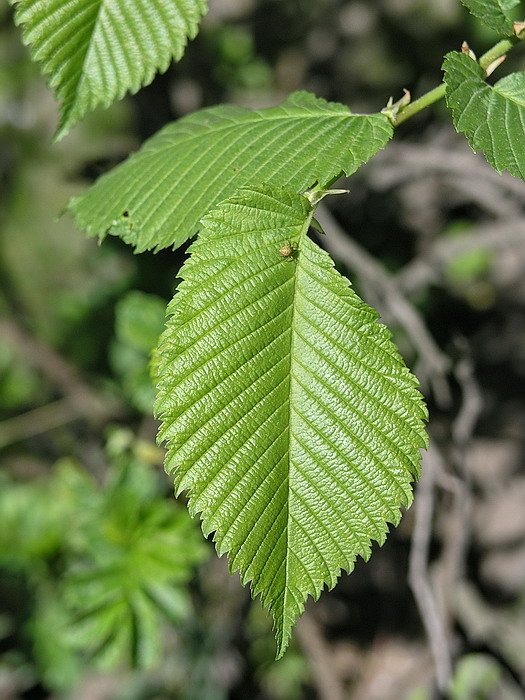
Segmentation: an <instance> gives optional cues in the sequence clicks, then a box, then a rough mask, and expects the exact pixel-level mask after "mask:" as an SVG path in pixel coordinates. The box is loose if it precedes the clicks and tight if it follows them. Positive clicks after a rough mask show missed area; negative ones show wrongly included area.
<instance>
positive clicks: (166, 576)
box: [0, 430, 206, 687]
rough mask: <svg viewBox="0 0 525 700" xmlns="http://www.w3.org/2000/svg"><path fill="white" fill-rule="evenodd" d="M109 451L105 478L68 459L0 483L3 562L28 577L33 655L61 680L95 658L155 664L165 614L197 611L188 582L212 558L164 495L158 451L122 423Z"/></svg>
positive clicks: (176, 617)
mask: <svg viewBox="0 0 525 700" xmlns="http://www.w3.org/2000/svg"><path fill="white" fill-rule="evenodd" d="M153 450H154V452H155V448H154V447H153ZM107 452H108V459H109V470H108V473H107V476H106V479H105V481H104V483H102V484H99V483H97V482H96V481H95V479H94V478H93V477H92V476H91V474H89V472H87V471H86V470H85V469H83V468H82V467H81V466H79V465H78V464H76V463H74V462H73V461H71V460H68V459H65V460H62V461H61V462H59V463H58V464H57V465H56V468H55V471H54V473H53V475H52V476H51V478H47V479H45V480H42V482H40V481H32V482H28V483H24V482H18V483H14V482H10V481H9V480H8V479H7V478H4V479H3V482H2V485H1V486H2V488H1V490H0V519H1V521H2V528H1V531H0V564H1V565H2V566H3V567H5V568H7V569H13V570H21V571H22V572H24V573H25V574H26V576H27V580H28V585H29V587H30V589H31V591H32V594H33V595H34V597H35V613H34V617H33V619H32V622H31V626H32V628H33V631H34V636H35V640H36V652H37V655H38V657H39V659H40V662H41V664H42V666H43V672H44V675H45V676H46V678H47V680H48V682H49V683H50V684H51V685H53V686H57V687H68V686H69V685H71V683H72V681H73V677H74V676H75V674H78V673H80V671H81V667H82V663H83V662H85V661H87V660H88V659H89V660H92V661H93V662H95V663H96V664H97V665H99V666H101V667H104V668H105V667H108V666H111V667H113V666H115V665H119V664H122V663H123V662H125V663H128V664H129V663H131V664H133V665H135V666H139V667H141V666H150V665H151V664H153V663H155V661H157V660H158V658H159V655H160V650H161V648H162V641H161V640H162V637H161V634H162V628H163V624H164V621H165V620H170V621H172V622H176V623H179V624H180V623H181V621H183V620H184V619H186V618H187V617H188V615H190V613H191V609H192V605H191V602H190V598H189V596H188V592H187V589H186V584H187V582H188V581H189V579H190V578H191V577H192V576H193V575H194V570H195V566H196V565H197V564H199V562H201V561H202V560H203V559H204V557H205V556H206V547H205V545H204V542H202V539H201V538H200V537H199V534H198V531H197V529H196V528H195V525H194V524H193V523H192V522H191V520H190V519H189V517H188V515H187V513H186V512H185V510H184V509H183V508H182V507H181V506H179V505H177V504H175V503H174V502H173V501H172V500H170V499H169V498H166V497H165V495H164V493H163V492H164V491H165V489H164V488H163V485H162V483H161V482H160V481H159V477H158V475H157V474H156V473H155V470H154V468H153V465H152V463H151V461H150V456H151V452H152V448H151V447H148V445H147V444H145V443H140V442H133V439H132V437H131V436H130V435H129V434H128V433H127V432H126V431H123V430H117V431H116V432H114V433H113V435H112V436H111V438H110V440H109V443H108V448H107ZM154 456H155V457H157V456H158V455H157V454H156V453H155V455H154ZM50 629H52V630H53V634H50Z"/></svg>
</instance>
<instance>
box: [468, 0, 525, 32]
mask: <svg viewBox="0 0 525 700" xmlns="http://www.w3.org/2000/svg"><path fill="white" fill-rule="evenodd" d="M461 2H462V3H463V5H465V7H466V8H467V9H468V10H469V11H470V12H471V13H472V14H473V15H474V17H477V18H478V19H479V20H481V21H482V22H483V24H485V25H486V26H487V27H490V28H491V29H493V30H494V31H495V32H498V34H505V35H510V34H512V33H513V28H512V19H513V18H512V10H513V9H514V8H515V7H516V6H517V5H519V4H520V0H461Z"/></svg>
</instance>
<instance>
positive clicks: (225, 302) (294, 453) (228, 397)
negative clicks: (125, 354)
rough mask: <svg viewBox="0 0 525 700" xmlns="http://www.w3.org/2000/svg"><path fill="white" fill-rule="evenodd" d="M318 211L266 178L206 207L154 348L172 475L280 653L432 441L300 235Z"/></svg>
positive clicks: (394, 360) (407, 394)
mask: <svg viewBox="0 0 525 700" xmlns="http://www.w3.org/2000/svg"><path fill="white" fill-rule="evenodd" d="M311 217H312V208H311V205H310V203H309V201H308V199H307V198H306V197H305V196H303V195H300V194H296V193H294V192H292V191H291V190H288V189H284V188H279V187H276V186H270V185H265V186H263V187H260V188H255V187H251V188H248V187H246V188H242V189H241V190H240V192H239V193H238V194H237V195H236V196H233V197H232V198H230V199H229V200H227V201H225V202H223V203H222V204H221V205H220V206H219V207H218V209H216V210H215V211H213V212H211V213H210V214H209V215H208V216H207V217H206V219H205V220H204V222H203V226H204V228H203V230H202V231H201V233H200V235H199V238H198V240H197V241H196V242H195V243H193V245H192V246H191V248H190V252H191V257H190V258H189V260H188V261H187V262H186V263H185V264H184V266H183V267H182V270H181V276H182V278H183V281H182V282H181V284H180V285H179V287H178V291H177V293H176V295H175V297H174V299H173V301H172V302H171V304H170V307H169V312H170V314H171V318H170V320H169V321H168V325H167V329H166V331H165V333H164V335H163V337H162V339H161V344H160V351H161V365H160V379H159V386H158V398H157V404H156V410H157V414H158V415H159V417H160V418H161V419H162V428H161V430H160V434H159V437H160V439H162V440H165V441H166V442H167V447H168V453H167V459H166V469H167V471H168V472H173V473H174V475H175V483H176V487H177V492H180V491H182V490H183V489H186V490H187V491H188V493H189V507H190V512H191V513H192V514H195V513H201V514H202V515H201V517H202V520H203V530H204V532H205V533H210V532H212V531H214V532H215V536H214V539H215V541H216V543H217V550H218V551H219V553H221V554H222V553H224V552H227V551H228V552H229V556H230V564H231V569H232V570H237V569H239V570H240V572H241V576H242V581H243V582H244V583H246V582H248V581H252V589H253V594H254V595H256V594H258V593H260V594H261V598H262V601H263V603H264V604H265V605H266V606H267V607H268V608H269V609H270V612H271V614H272V615H273V617H274V619H275V626H276V630H277V641H278V655H281V654H282V653H283V652H284V650H285V648H286V645H287V643H288V638H289V635H290V631H291V628H292V626H293V625H294V623H295V618H296V616H297V615H300V614H301V613H302V611H303V609H304V603H305V600H306V598H307V597H308V595H312V596H313V597H314V598H316V597H317V596H318V595H319V593H320V591H321V590H322V588H323V586H324V585H325V584H326V585H328V586H329V587H332V586H334V585H335V583H336V580H337V578H338V576H339V575H340V573H341V569H344V570H346V571H350V570H351V569H352V568H353V566H354V561H355V558H356V556H357V555H360V556H362V557H364V558H368V556H369V554H370V545H371V540H377V541H378V542H380V543H382V542H383V541H384V539H385V537H386V533H387V531H388V527H387V523H388V522H390V523H396V524H397V522H398V521H399V517H400V511H399V507H400V504H405V505H408V504H409V503H410V501H411V499H412V488H411V482H412V479H413V475H418V474H419V459H420V453H419V449H418V448H420V447H423V446H425V445H426V435H425V432H424V428H423V419H424V418H425V417H426V410H425V407H424V404H423V402H422V397H421V394H420V393H419V392H418V390H417V389H416V385H417V380H416V378H415V377H414V376H413V375H412V374H411V373H410V372H409V370H408V369H407V368H406V366H405V365H404V363H403V361H402V359H401V358H400V356H399V355H398V353H397V351H396V348H395V346H394V344H393V343H392V341H391V340H390V333H389V331H388V330H387V328H386V327H385V326H384V325H381V324H380V323H378V314H377V312H376V311H375V310H374V309H372V308H371V307H369V306H368V305H367V304H365V303H364V302H363V301H362V300H361V299H360V298H359V297H358V296H357V295H356V294H355V293H354V292H353V290H352V289H351V288H350V286H349V283H348V281H347V280H346V279H345V278H343V277H342V276H341V275H340V274H339V273H338V272H336V271H335V269H334V267H333V264H332V261H331V259H330V257H329V256H328V254H327V253H325V252H324V251H323V250H321V249H320V248H319V247H318V246H317V245H316V244H315V243H314V242H313V241H311V240H310V239H309V238H308V237H307V235H306V234H307V230H308V225H309V222H310V220H311ZM284 244H290V245H292V246H293V247H294V248H296V250H295V252H294V255H293V258H289V257H283V256H282V255H281V254H280V252H279V249H280V247H281V246H283V245H284Z"/></svg>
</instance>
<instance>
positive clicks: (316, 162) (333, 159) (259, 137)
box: [70, 92, 392, 251]
mask: <svg viewBox="0 0 525 700" xmlns="http://www.w3.org/2000/svg"><path fill="white" fill-rule="evenodd" d="M391 136H392V126H391V124H390V122H389V120H388V118H387V117H386V116H385V115H384V114H372V115H355V114H352V113H351V112H350V111H349V109H348V108H347V107H345V106H344V105H341V104H337V103H333V102H326V101H325V100H322V99H318V98H316V97H315V96H314V95H311V94H309V93H306V92H298V93H294V94H293V95H291V96H290V97H289V98H288V99H287V100H285V102H283V103H282V104H281V105H279V106H277V107H271V108H268V109H260V110H254V111H252V110H248V109H244V108H242V107H233V106H219V107H212V108H211V109H204V110H201V111H199V112H196V113H194V114H192V115H190V116H188V117H184V118H183V119H180V120H179V121H177V122H174V123H173V124H169V125H168V126H166V127H165V128H164V129H162V130H161V131H160V132H159V133H158V134H156V135H155V136H153V137H152V138H151V139H150V140H149V141H147V142H146V143H145V144H144V145H143V147H142V148H141V149H140V151H138V152H137V153H136V154H134V155H133V156H131V157H130V158H129V159H128V160H127V161H126V162H125V163H123V164H122V165H120V166H119V167H117V168H115V169H114V170H112V171H111V172H110V173H108V174H107V175H104V176H103V177H101V178H100V179H99V180H98V181H97V182H96V183H95V185H94V186H93V187H92V188H91V189H90V190H88V191H87V193H85V194H83V195H81V196H80V197H76V198H74V199H73V200H71V203H70V209H71V210H72V211H73V213H74V215H75V218H76V221H77V224H78V226H79V227H80V228H81V229H83V230H87V232H88V233H89V235H92V236H105V235H106V234H107V233H111V234H115V235H119V236H121V237H122V238H123V239H124V240H125V241H127V242H128V243H131V244H132V245H134V246H136V248H137V251H143V250H147V249H150V248H155V249H157V250H158V249H160V248H164V247H167V246H172V245H173V246H179V245H181V244H182V243H183V242H184V241H185V240H186V239H187V238H188V237H189V236H191V235H193V233H195V230H196V229H197V225H198V222H199V221H200V219H201V218H202V217H203V216H204V215H205V214H206V213H207V212H208V211H209V210H210V209H211V207H212V206H214V205H215V204H217V203H218V202H220V201H221V200H223V199H226V198H227V197H229V196H231V195H232V194H233V193H234V192H235V191H236V190H237V188H238V187H240V186H242V185H247V184H250V183H251V182H261V181H270V182H273V183H275V184H277V185H282V186H290V187H292V188H293V189H296V190H297V191H302V190H304V189H306V188H307V187H309V186H310V185H312V184H313V182H314V181H315V180H316V179H317V180H318V181H319V183H320V184H321V185H326V184H328V183H329V182H331V181H333V180H334V179H335V178H336V177H337V176H338V175H339V174H340V173H341V172H343V171H344V172H345V173H346V174H347V175H350V174H351V173H353V172H355V171H356V170H357V168H358V167H359V166H360V165H361V162H362V161H367V160H368V159H369V158H371V157H372V156H373V155H374V154H375V153H376V152H377V151H378V149H380V148H382V147H383V146H384V145H385V144H386V142H387V141H388V139H389V138H390V137H391Z"/></svg>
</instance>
